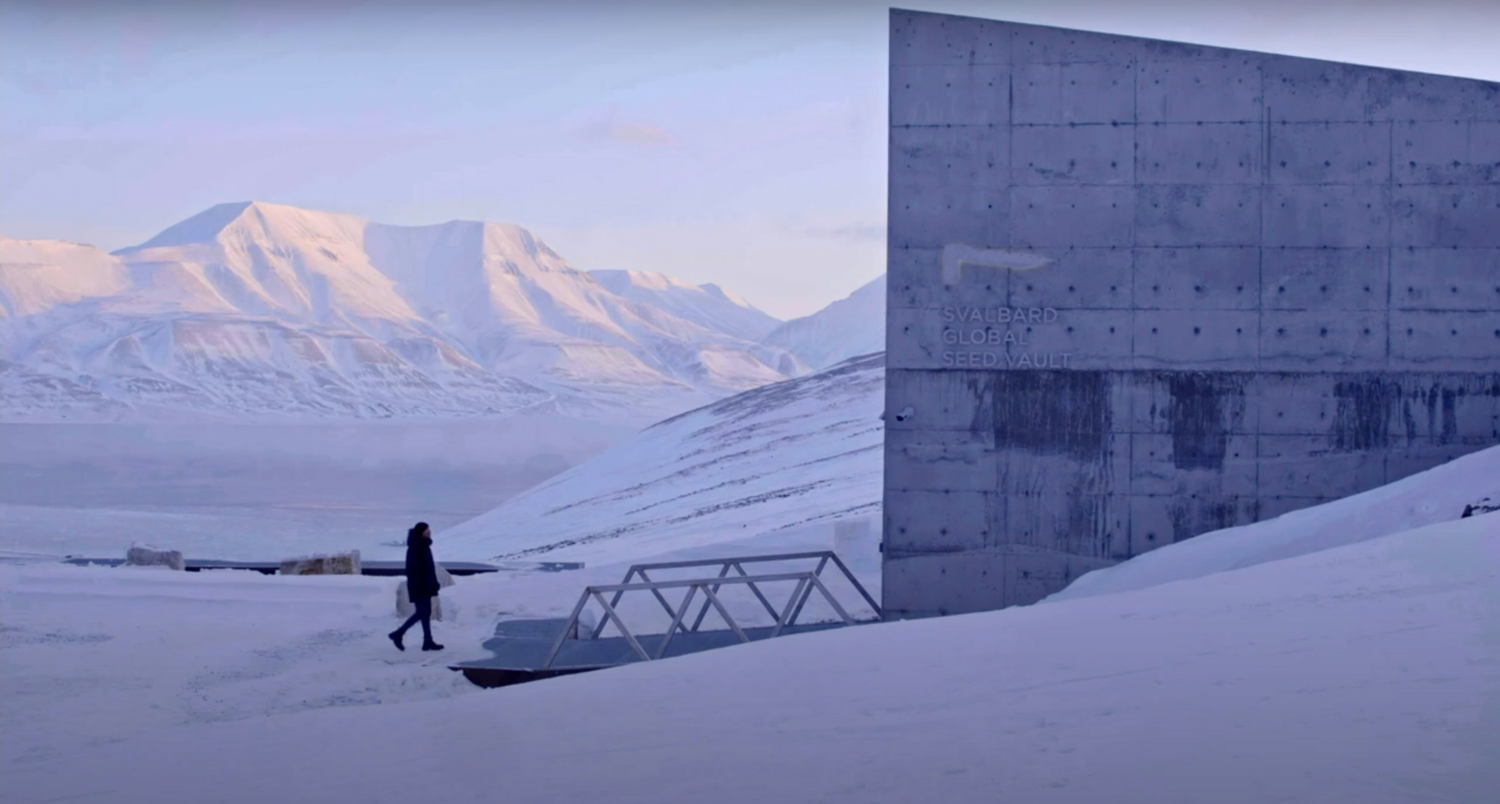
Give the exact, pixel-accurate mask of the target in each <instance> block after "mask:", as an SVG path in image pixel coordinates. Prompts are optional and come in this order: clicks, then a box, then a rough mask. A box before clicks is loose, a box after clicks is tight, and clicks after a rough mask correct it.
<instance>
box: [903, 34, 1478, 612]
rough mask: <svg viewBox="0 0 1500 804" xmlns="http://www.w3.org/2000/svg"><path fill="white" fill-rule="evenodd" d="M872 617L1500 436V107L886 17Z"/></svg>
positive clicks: (1255, 516) (1264, 60)
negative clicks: (884, 220) (882, 432)
mask: <svg viewBox="0 0 1500 804" xmlns="http://www.w3.org/2000/svg"><path fill="white" fill-rule="evenodd" d="M890 48H891V63H890V81H891V83H890V116H891V120H890V123H891V129H890V188H889V271H888V282H889V285H888V299H889V301H888V310H887V327H886V329H887V336H886V337H887V351H886V360H887V364H886V365H887V369H886V397H887V399H886V402H887V407H886V411H887V415H886V445H885V525H884V527H885V535H884V550H885V556H884V558H885V561H884V584H883V590H884V591H883V595H884V602H883V609H884V612H885V616H886V617H887V618H888V619H889V618H902V617H914V616H930V615H940V614H952V613H960V612H969V611H980V610H987V609H995V608H1001V607H1004V606H1010V605H1016V604H1026V603H1032V602H1035V601H1037V600H1039V599H1040V598H1042V597H1044V596H1046V595H1047V594H1050V593H1052V592H1055V591H1057V590H1059V589H1061V588H1062V587H1063V586H1065V585H1066V584H1067V583H1068V582H1069V581H1070V580H1072V579H1073V578H1075V577H1077V576H1078V575H1079V574H1081V573H1083V572H1086V571H1088V570H1091V569H1094V568H1097V567H1101V566H1105V565H1108V564H1110V563H1113V562H1116V561H1119V560H1122V559H1125V558H1129V557H1131V556H1134V555H1139V554H1141V553H1143V552H1146V551H1148V550H1151V549H1154V548H1156V547H1160V546H1162V545H1166V544H1170V543H1172V542H1174V541H1181V540H1183V539H1187V538H1190V537H1192V536H1195V535H1197V534H1200V533H1203V532H1205V531H1209V530H1213V529H1217V528H1223V527H1228V526H1232V525H1238V524H1246V523H1250V522H1254V521H1257V520H1262V519H1267V518H1270V517H1274V516H1277V515H1279V514H1282V513H1285V512H1288V511H1291V510H1294V509H1297V508H1302V507H1305V506H1309V505H1313V504H1316V503H1320V502H1324V501H1327V500H1332V499H1335V498H1338V497H1342V496H1346V495H1349V494H1353V493H1356V492H1359V491H1363V490H1365V489H1369V488H1371V487H1374V486H1378V485H1381V484H1383V483H1388V482H1391V481H1394V480H1397V479H1399V478H1401V477H1404V476H1406V475H1409V474H1412V473H1414V472H1417V471H1420V470H1423V469H1427V468H1429V467H1431V466H1434V465H1436V464H1439V463H1442V462H1444V461H1447V460H1450V459H1452V458H1455V457H1457V456H1459V455H1462V454H1464V453H1467V452H1471V451H1473V450H1477V449H1481V448H1483V447H1486V446H1490V445H1493V444H1496V443H1500V84H1494V83H1488V82H1483V81H1475V80H1467V79H1460V78H1451V77H1444V76H1436V75H1423V74H1417V73H1410V72H1401V71H1396V70H1385V69H1376V68H1371V67H1360V66H1355V65H1349V64H1338V63H1332V62H1325V61H1316V60H1312V59H1302V58H1291V57H1286V56H1274V55H1266V54H1260V53H1251V52H1245V51H1237V50H1226V49H1221V48H1212V47H1199V46H1194V45H1186V44H1178V43H1172V42H1162V41H1155V40H1148V39H1139V38H1131V37H1124V36H1111V35H1105V34H1098V33H1087V32H1083V31H1071V30H1062V29H1057V28H1047V27H1038V26H1031V25H1018V24H1013V23H1006V22H995V21H989V20H981V19H972V18H965V17H955V16H946V15H939V14H927V13H916V12H909V11H901V10H894V11H892V13H891V41H890Z"/></svg>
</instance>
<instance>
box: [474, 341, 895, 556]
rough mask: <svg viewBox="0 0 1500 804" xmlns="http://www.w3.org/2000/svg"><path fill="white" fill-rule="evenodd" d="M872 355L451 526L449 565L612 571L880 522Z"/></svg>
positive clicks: (748, 399)
mask: <svg viewBox="0 0 1500 804" xmlns="http://www.w3.org/2000/svg"><path fill="white" fill-rule="evenodd" d="M884 388H885V360H884V355H881V354H876V355H871V356H867V357H862V358H856V359H853V360H849V361H846V362H844V363H842V364H840V365H838V366H835V367H834V368H831V369H828V370H825V371H822V372H819V373H817V374H812V375H809V376H806V377H799V378H797V379H795V380H787V381H784V382H780V383H776V384H775V385H769V386H765V387H763V388H757V389H755V390H753V391H749V392H746V393H742V394H738V395H736V396H734V397H731V398H729V399H726V400H723V401H721V402H717V403H715V404H713V405H709V406H707V407H704V408H700V409H698V410H694V411H691V412H689V413H685V414H683V415H681V416H678V417H676V418H673V419H670V420H668V421H665V422H662V423H660V424H657V425H655V426H653V427H650V428H648V429H646V430H644V431H642V432H641V433H639V434H637V435H636V436H634V437H632V438H630V439H627V440H625V441H623V442H621V443H620V444H618V445H617V446H615V447H613V448H611V449H610V450H608V451H606V452H604V453H602V454H600V455H598V456H597V457H595V458H593V459H591V460H589V461H588V462H586V463H584V464H581V465H579V466H576V467H574V468H573V469H570V470H569V471H567V472H564V473H562V474H560V475H558V476H556V477H554V478H552V479H550V480H548V481H547V482H545V483H542V484H541V485H539V486H537V487H535V488H532V489H529V490H527V491H526V492H524V493H522V494H520V495H517V496H516V497H515V498H513V499H511V500H508V501H507V502H506V503H505V504H503V505H501V506H500V507H498V508H496V509H495V510H494V511H491V512H489V513H487V514H485V515H484V516H481V517H478V518H476V519H474V520H472V521H469V522H465V523H464V524H462V525H460V526H458V527H456V528H454V529H452V530H451V531H449V532H448V534H447V536H446V539H447V542H446V543H447V544H448V545H449V546H450V548H449V549H451V550H452V555H454V557H462V558H465V559H470V560H486V559H490V558H545V559H547V560H562V561H585V562H589V563H598V562H602V563H614V562H621V561H630V560H637V559H640V558H644V557H647V556H650V555H653V554H657V553H664V552H669V551H673V550H680V549H685V548H688V547H694V546H700V545H705V544H713V543H716V542H727V541H735V540H740V539H744V538H746V537H751V536H756V535H758V534H774V533H776V532H778V531H781V530H784V529H787V528H796V527H801V526H803V525H808V524H812V523H820V522H821V523H831V522H833V521H836V520H840V519H847V518H858V517H866V516H871V515H877V516H878V514H879V511H880V494H881V477H882V475H881V467H882V466H883V462H884V456H883V444H884V432H885V430H884V422H882V421H881V418H880V417H881V412H882V411H881V407H882V405H883V403H884V393H883V390H884Z"/></svg>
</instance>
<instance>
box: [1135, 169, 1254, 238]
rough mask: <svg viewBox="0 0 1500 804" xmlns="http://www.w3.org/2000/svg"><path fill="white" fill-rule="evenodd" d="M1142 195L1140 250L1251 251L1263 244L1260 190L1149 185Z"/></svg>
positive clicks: (1139, 191)
mask: <svg viewBox="0 0 1500 804" xmlns="http://www.w3.org/2000/svg"><path fill="white" fill-rule="evenodd" d="M1136 194H1137V195H1136V199H1137V200H1136V207H1135V243H1136V245H1139V246H1251V245H1256V244H1257V243H1259V242H1260V231H1261V224H1260V207H1261V202H1260V194H1261V188H1260V187H1258V186H1250V185H1235V184H1217V185H1215V184H1197V185H1192V184H1171V185H1150V184H1143V185H1139V186H1138V187H1137V188H1136Z"/></svg>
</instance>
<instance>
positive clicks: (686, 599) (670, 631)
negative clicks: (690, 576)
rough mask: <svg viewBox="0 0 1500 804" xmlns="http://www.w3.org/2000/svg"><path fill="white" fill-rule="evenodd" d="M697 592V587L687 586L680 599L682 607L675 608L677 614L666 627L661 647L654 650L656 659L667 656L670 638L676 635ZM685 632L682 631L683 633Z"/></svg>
mask: <svg viewBox="0 0 1500 804" xmlns="http://www.w3.org/2000/svg"><path fill="white" fill-rule="evenodd" d="M697 592H698V587H696V586H689V587H688V590H687V594H686V595H684V596H683V598H682V605H681V606H678V607H677V614H676V615H674V616H673V617H672V624H671V625H669V626H667V635H666V637H665V638H663V639H662V641H661V647H659V648H657V649H656V658H658V659H660V658H661V657H663V656H665V655H667V645H669V644H671V643H672V637H674V636H676V635H677V629H678V628H680V627H681V626H682V618H683V617H686V616H687V611H688V609H689V608H691V607H692V605H693V595H694V594H696V593H697ZM685 632H686V630H685V629H684V633H685Z"/></svg>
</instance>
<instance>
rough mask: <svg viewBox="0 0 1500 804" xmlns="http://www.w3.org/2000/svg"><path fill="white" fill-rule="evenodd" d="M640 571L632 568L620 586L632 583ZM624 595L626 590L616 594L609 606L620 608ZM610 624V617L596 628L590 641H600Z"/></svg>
mask: <svg viewBox="0 0 1500 804" xmlns="http://www.w3.org/2000/svg"><path fill="white" fill-rule="evenodd" d="M638 569H639V567H636V566H632V567H631V568H630V569H628V570H626V571H625V580H623V581H620V584H621V585H628V584H629V583H630V579H631V578H633V577H635V573H636V571H637V570H638ZM642 577H644V576H642ZM624 594H625V590H624V589H621V590H619V591H617V592H615V596H614V599H613V600H611V601H610V602H609V604H610V605H611V606H618V605H620V598H621V597H622V596H624ZM608 622H609V618H608V617H605V618H604V619H602V620H600V621H599V624H598V625H597V626H595V627H594V633H593V634H592V635H591V636H590V637H589V638H590V639H598V638H599V636H600V635H601V634H603V633H604V626H605V625H606V624H607V623H608Z"/></svg>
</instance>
